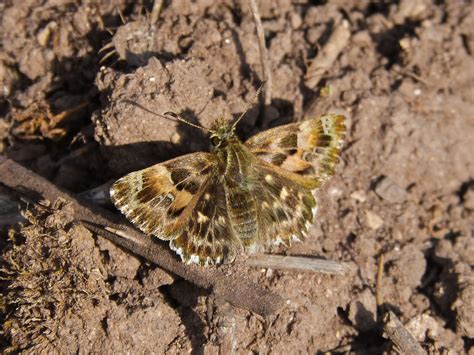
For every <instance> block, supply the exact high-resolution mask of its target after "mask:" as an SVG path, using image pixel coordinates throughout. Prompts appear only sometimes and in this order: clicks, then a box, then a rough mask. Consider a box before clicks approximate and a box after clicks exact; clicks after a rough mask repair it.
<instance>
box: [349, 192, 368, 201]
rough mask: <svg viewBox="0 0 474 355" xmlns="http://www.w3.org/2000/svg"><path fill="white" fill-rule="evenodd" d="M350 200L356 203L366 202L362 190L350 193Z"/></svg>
mask: <svg viewBox="0 0 474 355" xmlns="http://www.w3.org/2000/svg"><path fill="white" fill-rule="evenodd" d="M351 198H353V199H354V200H356V201H357V202H365V201H366V200H367V196H366V194H365V192H364V191H362V190H357V191H354V192H353V193H351Z"/></svg>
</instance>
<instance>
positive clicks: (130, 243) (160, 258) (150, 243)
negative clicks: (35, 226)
mask: <svg viewBox="0 0 474 355" xmlns="http://www.w3.org/2000/svg"><path fill="white" fill-rule="evenodd" d="M0 181H1V183H2V184H3V185H5V186H6V187H8V188H10V189H12V190H14V191H20V192H22V193H23V194H24V195H27V196H29V197H30V198H31V199H32V200H38V198H42V199H47V200H49V201H56V200H57V199H58V198H62V199H64V200H66V201H68V202H69V204H70V205H71V207H72V208H73V210H74V217H75V219H76V220H78V221H84V222H86V223H87V227H88V228H94V227H96V229H95V231H99V230H100V231H101V232H102V233H100V235H104V234H107V235H105V237H107V238H109V237H110V239H112V238H113V237H112V236H116V237H117V238H116V240H115V241H116V242H117V243H118V244H119V245H123V246H124V247H125V248H127V249H128V250H129V251H132V252H133V253H136V254H138V255H142V256H143V257H145V258H146V259H148V260H150V261H152V262H154V263H156V264H157V265H159V266H160V267H162V268H164V269H166V270H168V271H170V272H171V273H173V274H175V275H178V276H180V277H182V278H184V279H186V280H188V281H189V282H191V283H193V284H195V285H197V286H198V287H201V288H203V289H206V290H208V291H209V292H210V293H211V294H212V295H213V296H215V297H216V298H219V299H222V300H224V301H227V302H229V303H230V304H232V305H234V306H236V307H240V308H244V309H247V310H249V311H252V312H255V313H257V314H259V315H261V316H263V317H265V318H266V317H268V316H270V315H272V314H275V313H276V312H278V311H279V310H280V309H281V308H282V307H283V305H284V301H283V299H282V298H281V297H280V296H279V295H277V294H275V293H273V292H271V291H268V290H266V289H265V288H263V287H262V286H260V285H257V284H255V283H254V282H252V281H251V280H250V279H249V278H248V276H247V275H245V274H244V272H243V271H242V270H240V269H239V268H236V267H233V266H226V267H225V268H217V267H213V268H211V267H210V268H203V267H200V266H197V265H185V264H183V263H182V262H181V261H180V260H178V258H177V257H176V255H175V254H174V253H173V252H172V251H171V250H170V249H169V248H168V247H167V246H166V244H165V243H156V242H154V240H153V239H151V238H150V237H149V236H147V235H145V234H143V233H140V232H139V231H137V230H136V229H133V228H131V227H128V226H127V225H124V224H122V223H121V221H122V218H121V217H120V216H118V215H115V214H113V213H111V212H109V211H107V210H105V209H103V208H100V207H98V206H95V205H92V204H90V203H88V202H86V201H83V200H79V199H76V198H75V197H73V196H72V195H71V194H69V193H67V192H64V191H61V190H59V189H58V188H57V187H56V186H54V185H53V184H52V183H50V182H49V181H47V180H45V179H44V178H42V177H41V176H39V175H36V174H35V173H33V172H32V171H30V170H28V169H26V168H24V167H22V166H21V165H19V164H17V163H15V162H14V161H12V160H9V159H6V158H5V157H0ZM35 198H36V199H35ZM91 225H92V227H91ZM105 226H107V227H110V228H114V229H117V230H122V231H124V232H125V233H126V235H127V236H129V239H127V238H124V237H121V238H120V236H117V235H116V234H114V233H110V232H109V233H107V231H105V229H104V227H105ZM104 231H105V232H104ZM224 270H225V272H224Z"/></svg>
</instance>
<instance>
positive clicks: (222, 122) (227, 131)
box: [209, 118, 236, 148]
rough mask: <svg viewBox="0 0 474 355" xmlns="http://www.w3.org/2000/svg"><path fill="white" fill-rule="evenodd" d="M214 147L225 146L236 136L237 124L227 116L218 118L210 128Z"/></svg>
mask: <svg viewBox="0 0 474 355" xmlns="http://www.w3.org/2000/svg"><path fill="white" fill-rule="evenodd" d="M209 133H210V134H211V135H210V139H211V144H212V147H213V148H224V147H225V146H227V144H228V143H229V141H231V140H232V139H234V138H236V135H235V126H234V125H232V124H231V122H229V121H228V120H226V119H225V118H218V119H217V120H216V121H215V122H214V123H213V125H212V127H211V129H209Z"/></svg>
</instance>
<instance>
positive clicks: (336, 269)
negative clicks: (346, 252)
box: [247, 254, 349, 275]
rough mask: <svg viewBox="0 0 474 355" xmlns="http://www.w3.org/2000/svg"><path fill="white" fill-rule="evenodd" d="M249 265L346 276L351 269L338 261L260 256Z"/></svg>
mask: <svg viewBox="0 0 474 355" xmlns="http://www.w3.org/2000/svg"><path fill="white" fill-rule="evenodd" d="M247 265H250V266H254V267H260V268H271V269H296V270H310V271H314V272H319V273H323V274H331V275H344V274H345V273H347V271H348V270H349V267H348V266H347V265H346V264H344V263H338V262H336V261H330V260H322V259H315V258H311V257H299V256H284V255H267V254H263V255H258V256H254V257H252V258H250V259H249V260H247Z"/></svg>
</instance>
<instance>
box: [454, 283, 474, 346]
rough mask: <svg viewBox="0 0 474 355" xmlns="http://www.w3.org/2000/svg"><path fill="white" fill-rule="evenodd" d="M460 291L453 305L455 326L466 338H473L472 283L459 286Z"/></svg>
mask: <svg viewBox="0 0 474 355" xmlns="http://www.w3.org/2000/svg"><path fill="white" fill-rule="evenodd" d="M461 287H462V289H461V292H460V293H459V297H458V299H457V300H456V301H455V302H454V304H453V307H454V309H455V310H456V313H457V315H456V328H457V330H458V332H459V333H461V334H462V335H463V336H465V337H468V338H474V284H473V283H469V281H468V284H467V285H465V286H461Z"/></svg>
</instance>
